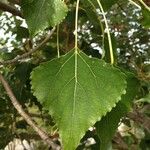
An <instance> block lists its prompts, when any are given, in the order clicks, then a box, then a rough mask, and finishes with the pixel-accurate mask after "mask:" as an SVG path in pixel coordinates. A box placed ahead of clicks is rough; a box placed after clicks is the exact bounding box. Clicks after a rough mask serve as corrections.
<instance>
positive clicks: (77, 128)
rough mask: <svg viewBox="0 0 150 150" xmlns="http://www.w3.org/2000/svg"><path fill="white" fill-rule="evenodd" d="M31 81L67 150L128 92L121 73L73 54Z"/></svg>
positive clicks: (34, 74) (49, 64)
mask: <svg viewBox="0 0 150 150" xmlns="http://www.w3.org/2000/svg"><path fill="white" fill-rule="evenodd" d="M76 58H77V66H76V65H75V60H76ZM75 68H76V69H77V70H76V69H75ZM75 71H77V76H75ZM46 78H47V79H46ZM76 78H77V79H76ZM31 79H32V89H33V90H34V95H35V96H36V97H37V98H38V99H39V101H40V102H41V103H42V105H43V106H44V107H45V108H46V109H47V110H49V112H50V114H51V115H52V116H53V117H54V119H55V121H56V123H57V125H58V128H59V130H60V132H59V133H60V136H61V139H62V143H63V146H64V149H65V150H73V149H75V148H76V147H77V145H78V144H79V141H80V139H81V138H82V137H83V135H84V134H85V131H86V130H88V128H89V127H90V126H91V125H94V123H95V122H96V121H98V120H100V118H101V117H102V116H103V115H105V114H106V112H108V111H110V110H111V109H112V107H114V106H115V103H116V102H118V101H119V100H120V98H121V97H120V96H121V95H122V94H124V93H125V88H126V81H125V76H124V74H122V73H121V72H120V71H119V70H118V69H115V68H114V67H113V66H111V65H110V64H106V63H105V62H104V61H101V60H98V59H94V58H92V59H91V58H89V57H88V56H86V55H85V54H84V53H82V52H79V53H78V54H75V53H74V51H71V52H69V53H68V54H66V55H65V56H62V57H60V58H59V59H54V60H52V61H50V62H47V63H44V64H42V65H40V66H39V67H37V68H36V69H35V70H34V71H33V72H32V75H31ZM45 79H46V80H45ZM118 79H119V81H120V82H116V83H114V81H117V80H118ZM112 80H113V83H112ZM39 81H42V82H39ZM103 82H104V83H103ZM109 83H111V84H109ZM113 86H115V88H112V87H113ZM110 91H111V92H110ZM108 93H109V95H108ZM112 97H113V98H114V99H113V100H112ZM86 105H87V106H86ZM87 116H88V118H87Z"/></svg>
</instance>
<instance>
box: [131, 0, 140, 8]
mask: <svg viewBox="0 0 150 150" xmlns="http://www.w3.org/2000/svg"><path fill="white" fill-rule="evenodd" d="M129 2H130V3H131V4H132V5H134V6H136V7H137V8H139V9H141V6H139V5H138V4H137V3H135V2H134V1H133V0H129Z"/></svg>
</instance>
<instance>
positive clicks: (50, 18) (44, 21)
mask: <svg viewBox="0 0 150 150" xmlns="http://www.w3.org/2000/svg"><path fill="white" fill-rule="evenodd" d="M21 8H22V10H23V15H24V17H25V19H26V22H27V24H28V27H29V30H30V33H31V35H32V36H34V35H35V34H37V33H38V32H39V31H42V30H44V29H46V28H47V27H49V26H52V27H53V26H55V25H57V24H59V23H60V22H61V21H62V20H63V19H64V18H65V16H66V14H67V6H66V5H65V3H64V2H63V1H62V0H28V1H27V0H22V5H21Z"/></svg>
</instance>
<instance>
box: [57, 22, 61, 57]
mask: <svg viewBox="0 0 150 150" xmlns="http://www.w3.org/2000/svg"><path fill="white" fill-rule="evenodd" d="M57 57H58V58H59V57H60V48H59V25H57Z"/></svg>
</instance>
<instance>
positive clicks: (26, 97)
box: [0, 0, 150, 150]
mask: <svg viewBox="0 0 150 150" xmlns="http://www.w3.org/2000/svg"><path fill="white" fill-rule="evenodd" d="M1 1H2V2H3V3H6V4H8V5H11V6H14V7H16V8H18V9H20V3H19V1H11V0H8V1H7V0H1ZM15 2H16V3H15ZM65 2H66V4H67V6H68V8H69V12H68V15H67V17H66V18H65V20H64V21H63V22H62V23H61V24H60V25H59V35H58V34H57V32H55V33H54V34H53V36H52V38H51V40H50V41H49V42H48V43H46V45H45V46H43V47H42V48H40V49H39V50H38V51H37V52H35V53H34V54H32V55H31V56H29V57H28V58H27V59H23V60H21V61H19V62H18V63H15V64H11V65H7V66H3V65H1V66H0V71H1V72H2V73H3V74H4V76H5V78H6V79H7V81H9V83H10V85H11V87H12V90H13V92H14V93H15V96H16V97H17V99H18V100H19V102H20V103H21V104H22V106H23V108H24V109H25V110H26V111H27V112H28V113H29V114H30V116H31V117H32V118H33V119H34V120H35V121H36V122H37V123H38V124H39V126H41V127H43V128H45V129H46V130H47V131H49V134H50V135H51V136H52V138H54V139H55V138H58V133H57V126H56V125H55V123H54V121H53V120H52V118H51V116H49V115H48V113H47V112H46V111H45V110H43V108H42V106H41V105H40V104H39V103H38V102H37V100H36V98H35V97H34V96H33V95H32V91H31V87H30V78H29V77H30V72H31V71H32V69H33V68H34V67H36V66H37V65H39V63H41V62H44V61H47V60H50V59H53V58H55V57H57V48H58V47H57V42H56V41H57V36H58V37H59V48H60V53H61V54H65V53H67V52H68V51H69V50H71V49H72V48H73V47H74V34H73V32H74V20H75V4H76V1H75V0H66V1H65ZM135 2H137V4H139V6H140V3H138V1H135ZM145 3H146V4H147V6H150V3H149V1H148V0H145ZM102 4H103V7H104V10H105V12H106V17H107V19H108V23H109V27H110V32H111V38H112V42H113V50H114V55H115V64H116V65H118V66H120V67H121V68H123V69H125V70H128V71H131V72H133V73H135V74H136V77H137V78H138V79H139V81H140V89H139V91H138V95H137V96H136V99H135V100H134V101H133V105H132V108H131V111H130V113H129V114H128V115H127V116H125V117H124V118H122V120H121V122H120V124H119V128H118V130H117V131H116V133H115V135H114V138H113V140H112V143H113V148H114V149H120V150H122V149H125V150H126V149H134V150H149V149H150V118H149V117H150V93H149V91H150V30H149V28H150V12H149V11H147V9H145V8H143V9H142V10H141V9H139V8H138V7H136V6H135V5H133V4H132V3H131V2H129V1H124V0H111V1H110V0H102ZM141 7H143V6H141ZM78 22H79V28H78V33H79V47H80V49H82V50H83V51H84V52H85V53H86V54H87V55H89V56H91V57H97V58H99V59H101V58H103V59H104V60H105V61H107V62H110V57H109V46H108V39H107V35H106V32H105V24H104V20H103V17H102V14H101V12H100V10H99V9H98V8H97V6H96V5H95V4H94V3H92V5H91V0H86V1H84V0H81V4H80V8H79V21H78ZM50 29H51V28H48V29H46V30H45V31H43V32H40V33H39V34H38V35H36V36H35V37H34V38H33V39H31V37H30V35H29V31H28V27H27V25H26V22H25V20H24V19H22V18H20V17H16V16H14V15H12V14H10V13H8V12H3V11H0V61H4V60H9V59H12V58H14V57H15V56H17V55H21V54H24V53H26V52H28V51H30V50H31V49H32V47H34V46H36V45H38V44H39V43H40V42H41V41H42V40H43V39H44V37H45V35H46V34H47V32H48V31H49V30H50ZM133 88H134V87H133ZM14 138H19V139H26V140H28V141H29V142H31V141H36V145H37V147H36V149H41V147H42V148H43V147H44V145H43V144H42V143H41V141H40V138H39V136H38V135H37V134H36V133H35V132H34V131H33V130H32V128H31V127H30V126H28V125H27V124H26V122H25V121H24V120H23V119H22V117H20V115H19V114H18V113H17V111H16V110H15V108H13V106H12V104H11V102H10V100H9V98H8V96H7V94H6V92H5V91H4V89H3V88H2V86H1V84H0V149H3V148H4V147H5V146H6V145H7V144H8V143H9V142H10V141H12V140H13V139H14ZM91 139H94V141H95V142H94V143H93V144H92V145H91V144H88V142H89V141H91ZM95 143H96V144H95ZM99 144H100V141H99V138H98V136H97V135H96V132H95V130H92V131H90V130H89V131H88V132H87V133H86V135H85V137H84V138H83V139H82V140H81V144H80V146H79V147H78V148H77V149H78V150H80V149H92V150H97V149H99V148H98V147H99ZM45 149H48V148H47V147H45Z"/></svg>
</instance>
